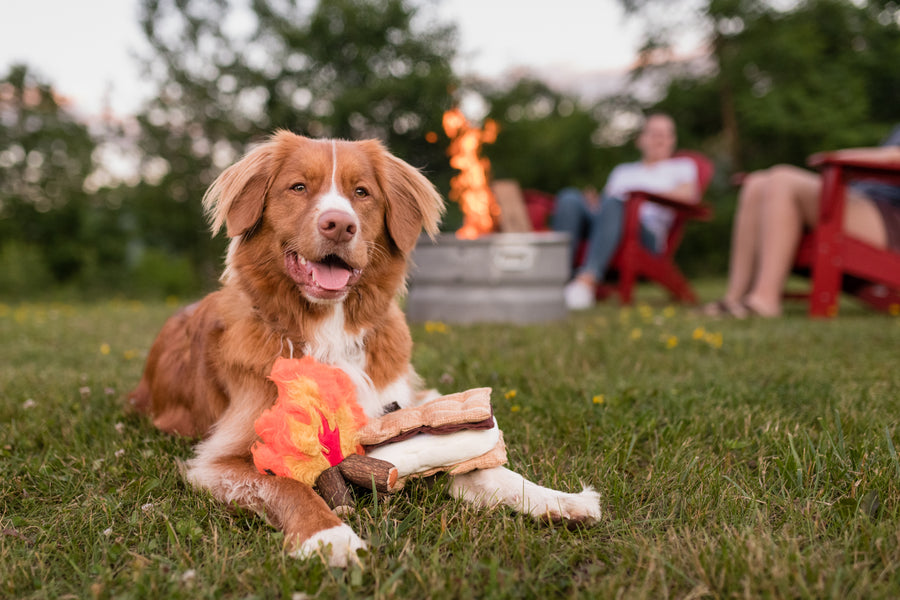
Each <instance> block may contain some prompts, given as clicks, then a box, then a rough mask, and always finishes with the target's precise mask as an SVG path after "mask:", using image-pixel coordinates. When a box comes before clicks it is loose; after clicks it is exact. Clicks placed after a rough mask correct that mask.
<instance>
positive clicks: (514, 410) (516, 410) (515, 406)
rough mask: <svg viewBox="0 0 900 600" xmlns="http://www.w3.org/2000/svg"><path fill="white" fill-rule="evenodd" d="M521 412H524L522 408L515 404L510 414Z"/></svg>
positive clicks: (510, 409)
mask: <svg viewBox="0 0 900 600" xmlns="http://www.w3.org/2000/svg"><path fill="white" fill-rule="evenodd" d="M520 410H522V407H521V406H519V405H518V404H513V405H512V406H510V407H509V412H519V411H520Z"/></svg>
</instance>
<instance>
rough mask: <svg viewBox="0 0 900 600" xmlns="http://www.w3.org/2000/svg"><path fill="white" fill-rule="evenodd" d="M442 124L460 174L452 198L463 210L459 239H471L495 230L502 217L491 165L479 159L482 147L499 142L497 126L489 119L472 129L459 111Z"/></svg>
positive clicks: (447, 115)
mask: <svg viewBox="0 0 900 600" xmlns="http://www.w3.org/2000/svg"><path fill="white" fill-rule="evenodd" d="M443 124H444V131H445V132H446V133H447V135H448V136H449V137H450V147H449V148H448V149H447V154H449V155H450V166H451V167H453V168H454V169H457V170H458V171H459V175H456V176H455V177H453V179H451V180H450V199H451V200H455V201H457V202H459V205H460V207H461V208H462V211H463V225H462V227H461V228H460V229H459V230H458V231H457V232H456V237H458V238H460V239H467V240H472V239H475V238H477V237H479V236H482V235H485V234H488V233H491V232H492V231H494V224H495V223H496V222H497V221H498V220H499V218H500V206H499V205H498V204H497V201H496V200H495V199H494V194H493V193H491V187H490V185H489V183H488V178H489V176H490V172H491V162H490V161H489V160H488V159H487V158H485V157H483V156H480V154H481V147H482V145H484V144H491V143H493V142H494V140H496V139H497V130H498V127H497V124H496V123H495V122H494V121H492V120H490V119H488V120H487V121H485V122H484V127H483V128H482V129H478V128H477V127H473V126H472V125H470V124H469V122H468V121H467V120H466V117H465V116H464V115H463V114H462V111H461V110H459V109H458V108H452V109H450V110H448V111H447V112H445V113H444V120H443Z"/></svg>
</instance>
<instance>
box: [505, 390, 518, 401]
mask: <svg viewBox="0 0 900 600" xmlns="http://www.w3.org/2000/svg"><path fill="white" fill-rule="evenodd" d="M503 397H504V398H506V399H507V400H512V399H513V398H515V397H516V390H509V391H508V392H506V393H505V394H503Z"/></svg>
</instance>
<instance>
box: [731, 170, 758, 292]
mask: <svg viewBox="0 0 900 600" xmlns="http://www.w3.org/2000/svg"><path fill="white" fill-rule="evenodd" d="M768 188H769V172H768V171H756V172H754V173H751V174H749V175H748V176H747V178H746V180H745V181H744V184H743V185H742V186H741V193H740V195H739V197H738V208H737V212H736V213H735V216H734V225H733V229H732V233H731V255H730V258H729V263H728V287H727V288H726V289H725V296H724V297H723V298H722V300H723V301H724V302H725V303H727V304H728V305H730V306H737V305H739V304H740V303H741V302H742V301H743V299H744V296H745V295H746V294H747V292H749V291H750V286H751V284H752V283H753V275H754V268H755V266H756V257H757V254H758V251H759V244H760V238H759V220H760V213H761V211H762V204H763V202H764V201H765V197H766V190H767V189H768Z"/></svg>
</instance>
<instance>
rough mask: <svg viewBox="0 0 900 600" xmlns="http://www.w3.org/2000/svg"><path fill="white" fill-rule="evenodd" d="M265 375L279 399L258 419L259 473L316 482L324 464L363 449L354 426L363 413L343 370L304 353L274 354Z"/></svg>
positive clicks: (255, 452) (253, 450)
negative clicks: (300, 356) (275, 389)
mask: <svg viewBox="0 0 900 600" xmlns="http://www.w3.org/2000/svg"><path fill="white" fill-rule="evenodd" d="M269 378H270V379H271V380H272V381H273V382H274V383H275V386H276V387H277V388H278V398H277V400H276V401H275V404H274V405H273V406H272V407H271V408H269V409H267V410H265V411H264V412H263V413H262V414H261V415H260V416H259V418H258V419H257V420H256V423H255V424H254V428H255V429H256V433H257V435H258V436H259V438H260V439H259V441H257V442H256V443H255V444H254V445H253V447H252V448H251V449H250V451H251V453H252V454H253V462H254V464H256V468H257V469H259V471H260V472H261V473H269V474H271V475H280V476H282V477H290V478H291V479H296V480H297V481H302V482H303V483H306V484H308V485H314V484H315V482H316V478H317V477H318V476H319V474H320V473H321V472H322V471H324V470H325V469H327V468H328V467H333V466H334V465H336V464H338V463H339V462H341V461H342V460H343V459H344V458H346V457H347V456H349V455H350V454H362V453H363V450H362V446H360V445H359V444H358V443H357V441H356V431H357V430H358V429H359V428H360V427H362V426H363V425H365V423H366V415H365V414H364V413H363V411H362V408H361V407H360V406H359V404H358V403H357V402H356V388H355V386H354V385H353V382H352V381H351V380H350V378H349V377H348V376H347V374H346V373H344V372H343V371H341V370H340V369H337V368H335V367H331V366H328V365H323V364H321V363H318V362H316V361H315V360H314V359H312V358H311V357H309V356H304V357H303V358H278V359H277V360H276V361H275V364H274V365H272V372H271V373H270V374H269Z"/></svg>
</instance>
